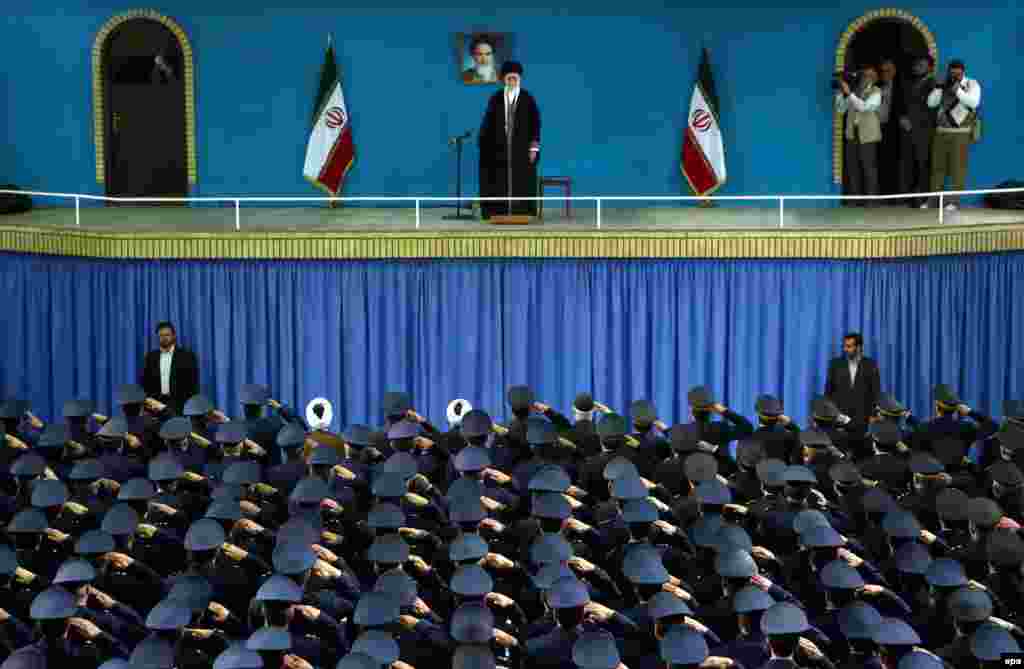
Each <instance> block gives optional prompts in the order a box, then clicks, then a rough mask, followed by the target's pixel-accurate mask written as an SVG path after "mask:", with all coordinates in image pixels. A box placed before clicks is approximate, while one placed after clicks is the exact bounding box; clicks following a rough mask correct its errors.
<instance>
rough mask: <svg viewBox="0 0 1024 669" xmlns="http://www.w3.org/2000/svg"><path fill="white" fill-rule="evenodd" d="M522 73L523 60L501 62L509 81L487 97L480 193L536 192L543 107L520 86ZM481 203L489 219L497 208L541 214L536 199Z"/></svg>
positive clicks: (518, 194)
mask: <svg viewBox="0 0 1024 669" xmlns="http://www.w3.org/2000/svg"><path fill="white" fill-rule="evenodd" d="M522 76H523V66H522V65H520V64H519V63H516V62H514V61H509V62H506V63H505V64H504V65H502V66H501V80H502V81H503V82H505V87H504V88H503V89H502V90H500V91H498V92H497V93H495V94H494V95H492V96H491V99H490V100H488V101H487V111H486V112H484V120H483V123H482V124H481V126H480V196H481V197H536V196H537V160H538V158H539V156H540V110H539V109H537V103H536V101H534V99H533V96H532V95H530V93H529V92H528V91H526V90H525V89H523V88H522V87H521V83H522ZM481 204H482V207H481V210H482V213H483V218H484V220H487V219H488V218H490V217H491V216H492V215H495V214H497V215H501V214H526V215H529V216H535V215H536V214H537V202H536V201H532V200H528V201H523V200H518V201H517V200H512V201H511V202H509V201H505V202H499V201H492V202H483V203H481Z"/></svg>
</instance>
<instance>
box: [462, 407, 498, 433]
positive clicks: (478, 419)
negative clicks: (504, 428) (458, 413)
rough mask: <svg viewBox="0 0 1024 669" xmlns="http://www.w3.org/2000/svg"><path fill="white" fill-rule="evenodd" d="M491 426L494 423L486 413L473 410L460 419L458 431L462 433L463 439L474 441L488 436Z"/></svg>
mask: <svg viewBox="0 0 1024 669" xmlns="http://www.w3.org/2000/svg"><path fill="white" fill-rule="evenodd" d="M493 426H494V422H493V421H492V420H491V417H490V416H489V415H488V414H487V412H486V411H481V410H480V409H473V410H472V411H470V412H469V413H467V414H466V415H465V416H463V417H462V423H461V424H460V427H459V429H460V430H461V431H462V436H463V437H465V438H466V439H474V438H477V437H485V436H487V435H489V434H490V433H491V429H492V427H493Z"/></svg>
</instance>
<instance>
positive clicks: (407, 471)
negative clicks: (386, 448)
mask: <svg viewBox="0 0 1024 669" xmlns="http://www.w3.org/2000/svg"><path fill="white" fill-rule="evenodd" d="M418 471H419V465H417V464H416V458H414V457H413V456H412V454H411V453H402V452H399V453H394V454H392V455H391V457H389V458H388V459H387V460H385V461H384V462H382V463H381V464H380V465H378V466H377V471H376V473H377V474H378V475H380V474H385V473H387V474H398V475H399V476H401V477H402V480H403V481H408V480H409V479H411V478H412V477H413V476H416V473H417V472H418Z"/></svg>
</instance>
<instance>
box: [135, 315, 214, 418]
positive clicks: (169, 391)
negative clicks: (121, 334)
mask: <svg viewBox="0 0 1024 669" xmlns="http://www.w3.org/2000/svg"><path fill="white" fill-rule="evenodd" d="M156 334H157V336H158V337H159V338H160V348H159V349H157V350H155V351H150V352H149V353H147V354H146V359H145V360H144V361H143V363H142V373H141V374H140V375H139V385H141V386H142V388H143V389H144V390H145V391H146V397H149V398H152V399H155V400H156V401H158V402H161V403H163V404H166V405H167V406H168V408H170V410H171V411H172V412H173V413H174V414H175V415H179V416H180V415H181V411H182V409H183V408H184V406H185V402H187V401H188V399H189V398H190V397H192V396H193V395H196V394H198V393H199V359H198V358H197V357H196V354H195V353H193V352H192V351H190V350H188V349H186V348H182V347H180V346H178V334H177V332H176V331H175V330H174V325H173V324H172V323H170V322H168V321H163V322H162V323H160V324H159V325H157V326H156Z"/></svg>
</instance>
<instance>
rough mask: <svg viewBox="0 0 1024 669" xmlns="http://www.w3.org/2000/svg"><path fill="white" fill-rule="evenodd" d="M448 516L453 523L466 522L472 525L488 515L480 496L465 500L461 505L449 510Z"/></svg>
mask: <svg viewBox="0 0 1024 669" xmlns="http://www.w3.org/2000/svg"><path fill="white" fill-rule="evenodd" d="M448 516H449V517H450V518H451V521H452V522H453V523H466V524H467V525H472V524H475V523H479V522H480V521H481V520H483V519H484V518H486V517H487V510H486V509H484V505H483V503H482V502H481V501H480V498H479V497H478V498H477V499H476V500H464V501H462V502H460V505H459V506H457V507H454V508H452V509H450V510H449V511H448Z"/></svg>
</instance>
